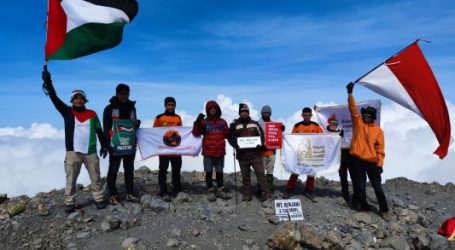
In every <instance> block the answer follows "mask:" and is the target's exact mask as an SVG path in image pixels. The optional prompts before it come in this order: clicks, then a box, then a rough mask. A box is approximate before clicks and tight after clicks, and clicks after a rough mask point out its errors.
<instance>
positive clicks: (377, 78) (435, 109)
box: [356, 40, 451, 159]
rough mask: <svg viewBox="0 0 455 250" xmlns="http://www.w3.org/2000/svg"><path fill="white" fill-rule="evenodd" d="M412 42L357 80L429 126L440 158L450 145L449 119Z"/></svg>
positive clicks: (429, 72) (444, 103)
mask: <svg viewBox="0 0 455 250" xmlns="http://www.w3.org/2000/svg"><path fill="white" fill-rule="evenodd" d="M418 41H419V40H417V41H415V42H414V43H412V44H411V45H409V46H408V47H406V48H405V49H403V50H402V51H400V52H399V53H398V54H396V55H394V56H392V57H391V58H389V59H387V60H386V61H385V62H384V63H382V64H380V65H378V66H377V67H376V68H374V69H373V70H371V71H370V72H368V73H367V74H365V75H364V76H362V77H360V78H359V79H358V80H356V83H359V84H361V85H363V86H365V87H367V88H369V89H371V90H373V91H374V92H376V93H378V94H380V95H382V96H384V97H386V98H389V99H390V100H392V101H395V102H396V103H398V104H400V105H402V106H403V107H405V108H407V109H409V110H411V111H413V112H415V113H416V114H417V115H419V116H420V117H422V118H423V119H424V120H425V121H427V123H428V124H429V125H430V127H431V129H432V130H433V132H434V134H435V135H436V138H437V139H438V142H439V147H438V148H437V149H436V150H435V152H434V153H435V154H437V155H438V156H439V157H440V158H441V159H442V158H444V157H445V156H446V155H447V152H448V148H449V145H450V140H451V136H450V119H449V112H448V110H447V106H446V102H445V99H444V96H443V95H442V92H441V89H440V88H439V85H438V82H437V81H436V77H435V76H434V74H433V71H432V70H431V68H430V65H429V64H428V62H427V60H426V59H425V56H424V55H423V53H422V51H421V50H420V48H419V45H418V43H417V42H418Z"/></svg>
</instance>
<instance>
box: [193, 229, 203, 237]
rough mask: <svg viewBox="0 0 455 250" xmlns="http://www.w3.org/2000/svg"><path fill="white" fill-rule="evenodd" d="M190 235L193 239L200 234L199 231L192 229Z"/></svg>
mask: <svg viewBox="0 0 455 250" xmlns="http://www.w3.org/2000/svg"><path fill="white" fill-rule="evenodd" d="M191 235H193V236H194V237H198V236H199V235H201V232H200V231H199V230H196V229H194V230H193V231H192V232H191Z"/></svg>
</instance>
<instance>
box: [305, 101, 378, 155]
mask: <svg viewBox="0 0 455 250" xmlns="http://www.w3.org/2000/svg"><path fill="white" fill-rule="evenodd" d="M356 104H357V109H358V110H359V114H360V109H361V108H366V107H368V106H371V107H373V108H375V109H376V110H377V113H376V118H377V119H376V120H375V121H374V123H376V124H377V125H380V121H381V101H379V100H368V101H362V102H358V103H356ZM314 111H315V112H316V116H317V118H318V119H319V121H320V124H321V126H322V127H323V128H324V130H325V131H327V126H328V125H329V124H328V120H329V118H330V117H332V118H335V119H336V120H338V128H339V129H342V130H344V136H343V139H342V140H343V142H342V147H343V148H349V147H350V146H351V139H352V120H351V113H349V108H348V105H334V106H327V107H317V106H314Z"/></svg>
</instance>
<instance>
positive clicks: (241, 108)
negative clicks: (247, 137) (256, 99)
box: [239, 103, 250, 115]
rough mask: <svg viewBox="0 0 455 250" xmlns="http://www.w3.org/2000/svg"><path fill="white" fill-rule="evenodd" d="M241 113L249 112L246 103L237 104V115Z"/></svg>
mask: <svg viewBox="0 0 455 250" xmlns="http://www.w3.org/2000/svg"><path fill="white" fill-rule="evenodd" d="M243 111H246V112H248V113H249V112H250V108H248V105H247V104H246V103H240V104H239V115H240V113H242V112H243Z"/></svg>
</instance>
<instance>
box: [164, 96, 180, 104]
mask: <svg viewBox="0 0 455 250" xmlns="http://www.w3.org/2000/svg"><path fill="white" fill-rule="evenodd" d="M171 102H172V103H174V104H177V102H176V101H175V98H174V97H172V96H168V97H166V98H164V106H166V104H168V103H171Z"/></svg>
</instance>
